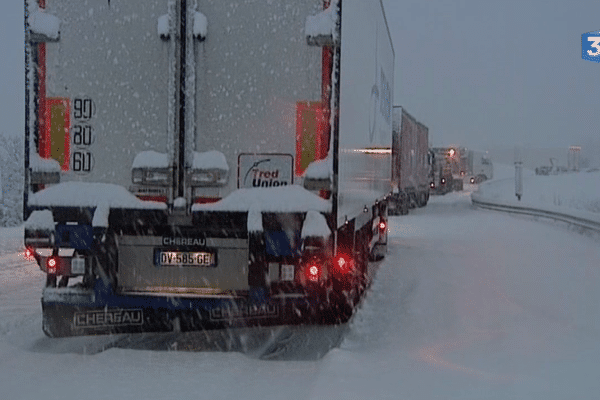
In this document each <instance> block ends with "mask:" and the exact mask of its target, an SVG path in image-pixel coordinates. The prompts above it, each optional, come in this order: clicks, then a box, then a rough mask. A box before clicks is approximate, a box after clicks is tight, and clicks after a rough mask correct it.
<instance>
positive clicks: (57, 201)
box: [29, 182, 167, 210]
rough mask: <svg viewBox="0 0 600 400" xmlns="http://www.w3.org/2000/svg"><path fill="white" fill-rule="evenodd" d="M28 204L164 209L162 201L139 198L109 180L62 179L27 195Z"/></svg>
mask: <svg viewBox="0 0 600 400" xmlns="http://www.w3.org/2000/svg"><path fill="white" fill-rule="evenodd" d="M29 205H30V206H38V207H99V206H102V207H110V208H130V209H150V210H156V209H166V208H167V206H166V204H164V203H158V202H152V201H142V200H140V199H138V198H137V197H135V196H134V195H133V194H131V193H130V192H129V191H128V190H127V189H125V188H124V187H122V186H119V185H114V184H110V183H87V182H63V183H59V184H57V185H53V186H50V187H48V188H46V189H44V190H41V191H39V192H37V193H33V194H32V195H30V197H29Z"/></svg>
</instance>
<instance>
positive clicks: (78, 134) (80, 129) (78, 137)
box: [73, 125, 94, 146]
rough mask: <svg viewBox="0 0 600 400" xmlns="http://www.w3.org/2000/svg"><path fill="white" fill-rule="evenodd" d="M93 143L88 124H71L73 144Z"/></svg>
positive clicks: (91, 132)
mask: <svg viewBox="0 0 600 400" xmlns="http://www.w3.org/2000/svg"><path fill="white" fill-rule="evenodd" d="M92 143H94V135H93V128H92V127H91V126H89V125H74V126H73V144H74V145H75V146H89V145H91V144H92Z"/></svg>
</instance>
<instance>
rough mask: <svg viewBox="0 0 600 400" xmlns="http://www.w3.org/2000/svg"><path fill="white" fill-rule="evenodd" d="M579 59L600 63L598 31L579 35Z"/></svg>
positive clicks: (599, 31) (599, 32) (599, 37)
mask: <svg viewBox="0 0 600 400" xmlns="http://www.w3.org/2000/svg"><path fill="white" fill-rule="evenodd" d="M581 58H583V59H584V60H587V61H593V62H597V63H600V30H598V31H594V32H587V33H584V34H583V35H581Z"/></svg>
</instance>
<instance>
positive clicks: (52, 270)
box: [46, 257, 58, 274]
mask: <svg viewBox="0 0 600 400" xmlns="http://www.w3.org/2000/svg"><path fill="white" fill-rule="evenodd" d="M57 271H58V257H49V258H48V261H46V272H47V273H49V274H56V272H57Z"/></svg>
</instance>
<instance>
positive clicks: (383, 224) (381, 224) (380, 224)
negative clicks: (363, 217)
mask: <svg viewBox="0 0 600 400" xmlns="http://www.w3.org/2000/svg"><path fill="white" fill-rule="evenodd" d="M385 228H387V225H386V223H385V221H380V222H379V230H380V231H382V232H383V231H385Z"/></svg>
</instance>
